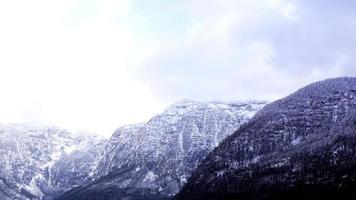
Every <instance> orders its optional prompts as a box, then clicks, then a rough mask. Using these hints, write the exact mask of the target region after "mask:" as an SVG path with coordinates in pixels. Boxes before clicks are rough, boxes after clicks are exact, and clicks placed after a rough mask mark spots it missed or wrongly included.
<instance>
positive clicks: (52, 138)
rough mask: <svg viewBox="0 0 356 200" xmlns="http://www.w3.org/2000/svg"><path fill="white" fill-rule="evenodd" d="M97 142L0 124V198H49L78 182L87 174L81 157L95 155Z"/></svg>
mask: <svg viewBox="0 0 356 200" xmlns="http://www.w3.org/2000/svg"><path fill="white" fill-rule="evenodd" d="M101 143H103V140H102V139H99V138H98V137H96V136H88V135H87V134H85V135H84V134H82V135H81V134H71V133H70V132H68V131H66V130H64V129H61V128H57V127H45V126H29V125H24V124H11V125H1V126H0V154H1V159H0V197H1V199H4V200H7V199H9V200H10V199H42V198H43V199H50V198H52V197H53V196H55V195H56V194H57V193H60V192H64V191H66V190H68V189H70V188H72V187H74V186H76V185H77V184H79V183H82V182H83V181H85V179H86V178H88V177H89V174H90V171H91V169H90V168H91V164H90V163H91V162H88V163H87V162H86V159H85V158H87V157H89V158H88V159H91V158H92V157H95V155H96V154H99V152H98V151H100V147H99V146H100V144H101ZM92 146H96V148H92ZM88 159H87V160H88ZM64 163H65V165H62V164H64ZM65 172H68V173H67V174H65Z"/></svg>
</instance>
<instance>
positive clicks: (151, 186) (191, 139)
mask: <svg viewBox="0 0 356 200" xmlns="http://www.w3.org/2000/svg"><path fill="white" fill-rule="evenodd" d="M265 104H266V103H264V102H236V103H220V102H212V103H201V102H195V101H188V100H183V101H180V102H177V103H175V104H173V105H172V106H170V107H168V108H167V109H166V110H165V111H164V112H163V113H162V114H159V115H156V116H154V117H153V118H152V119H151V120H149V121H148V122H147V123H144V124H135V125H130V126H124V127H121V128H119V129H118V130H117V131H116V132H115V133H114V134H113V136H112V137H111V138H110V140H109V141H108V143H107V145H106V147H105V150H104V152H103V153H102V155H101V157H100V159H99V160H100V161H99V162H98V166H97V168H96V171H95V172H94V174H95V175H94V176H95V177H97V178H96V180H95V181H93V182H91V183H89V184H84V185H82V186H80V187H77V188H75V189H73V190H71V191H69V192H67V193H66V194H64V195H63V196H62V197H61V198H60V199H63V200H64V199H65V200H70V199H76V200H80V199H125V198H128V199H161V198H163V199H164V198H165V197H167V196H171V195H174V194H176V193H177V192H178V191H179V190H180V189H181V187H182V186H183V185H184V184H185V183H186V181H187V179H188V178H189V177H190V174H191V173H192V172H193V171H194V170H195V169H196V167H197V166H198V164H199V163H200V162H201V161H202V159H203V158H204V157H205V156H206V155H207V154H208V153H209V152H210V151H211V150H212V149H214V148H215V147H216V146H217V145H218V144H219V143H220V142H221V141H222V140H223V139H224V138H226V137H227V136H228V135H230V134H232V133H233V132H234V131H236V130H237V128H238V127H239V126H240V125H241V124H243V123H245V122H247V121H248V120H249V119H250V118H251V117H252V116H253V115H254V114H255V113H256V112H257V111H258V110H260V109H261V108H262V107H263V106H264V105H265ZM104 191H110V192H104ZM127 191H131V192H129V193H128V194H127V193H126V192H127ZM138 193H142V194H143V195H144V196H142V195H136V194H138ZM133 194H135V195H136V196H135V195H134V196H133Z"/></svg>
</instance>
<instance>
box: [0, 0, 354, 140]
mask: <svg viewBox="0 0 356 200" xmlns="http://www.w3.org/2000/svg"><path fill="white" fill-rule="evenodd" d="M355 10H356V1H353V0H338V1H336V0H312V1H311V0H300V1H297V0H295V1H284V0H270V1H267V0H249V1H246V0H240V1H239V0H193V1H192V0H169V1H167V0H151V1H146V0H132V1H130V0H60V1H58V0H31V1H29V0H11V1H0V92H1V96H0V122H4V123H9V122H31V123H42V124H54V125H57V126H62V127H66V128H69V129H88V130H91V131H95V132H97V133H100V134H102V135H106V136H108V135H110V134H111V133H112V132H113V131H114V130H115V129H116V128H117V127H118V126H120V125H123V124H127V123H134V122H141V121H146V120H148V119H149V118H150V117H151V116H153V115H154V114H157V113H159V112H161V111H162V110H163V108H164V107H165V106H167V105H169V104H172V103H174V102H175V101H178V100H180V99H192V100H201V101H210V100H221V101H234V100H240V99H267V100H274V99H277V98H280V97H283V96H285V95H287V94H289V93H290V92H293V91H294V90H296V89H298V88H299V87H302V86H304V85H306V84H308V83H310V82H313V81H317V80H321V79H325V78H329V77H337V76H355V75H356V45H355V44H356V12H355Z"/></svg>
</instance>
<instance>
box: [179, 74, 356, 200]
mask: <svg viewBox="0 0 356 200" xmlns="http://www.w3.org/2000/svg"><path fill="white" fill-rule="evenodd" d="M355 182H356V79H355V78H338V79H329V80H326V81H322V82H317V83H314V84H311V85H309V86H307V87H305V88H303V89H301V90H299V91H297V92H296V93H294V94H292V95H290V96H288V97H286V98H284V99H281V100H279V101H276V102H274V103H271V104H269V105H267V106H266V107H265V108H264V109H262V110H261V111H260V112H258V113H257V114H256V115H255V116H254V117H253V118H252V119H251V120H250V121H249V122H248V123H247V124H245V125H243V126H242V127H241V128H240V129H239V130H238V131H237V132H235V133H234V134H233V135H231V136H230V137H228V138H227V139H226V140H224V141H223V142H222V143H221V144H220V145H219V146H218V147H217V148H216V149H215V150H214V151H213V152H212V153H210V154H209V155H208V156H207V157H206V159H205V160H204V161H203V162H202V164H201V165H200V166H199V167H198V169H197V171H196V172H195V173H194V174H193V176H192V177H191V179H190V180H189V181H188V183H187V184H186V185H185V186H184V188H183V190H182V191H181V192H180V193H179V194H178V195H177V196H176V197H175V199H184V200H187V199H188V200H189V199H322V198H327V199H329V198H341V199H354V198H355V197H356V193H355V191H354V188H355V187H356V184H355Z"/></svg>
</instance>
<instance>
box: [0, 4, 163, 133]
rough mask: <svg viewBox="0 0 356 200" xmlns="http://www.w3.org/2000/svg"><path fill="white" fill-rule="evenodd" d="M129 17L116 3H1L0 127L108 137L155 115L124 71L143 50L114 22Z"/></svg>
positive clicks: (154, 105) (142, 89)
mask: <svg viewBox="0 0 356 200" xmlns="http://www.w3.org/2000/svg"><path fill="white" fill-rule="evenodd" d="M130 12H131V5H130V3H129V2H128V1H124V0H105V1H92V0H91V1H90V2H89V1H82V0H75V1H72V0H64V1H47V0H46V1H44V0H34V1H31V2H29V1H25V0H15V1H1V2H0V27H1V31H0V44H1V46H0V91H1V93H2V98H1V99H0V121H1V122H28V121H29V122H33V121H36V120H39V121H40V122H41V123H50V124H54V125H57V126H63V127H66V128H70V129H90V130H93V131H96V132H99V133H101V134H104V135H110V134H111V133H112V132H113V131H114V130H115V129H116V128H117V127H118V126H119V125H123V124H126V123H133V122H141V121H144V120H148V119H149V117H151V116H152V115H153V114H155V113H156V112H158V111H157V110H160V109H161V108H162V104H161V103H160V100H158V99H156V97H154V96H153V95H152V94H151V92H150V90H149V88H148V87H147V86H146V85H144V84H143V83H141V81H140V80H138V79H137V78H136V77H133V76H132V74H131V72H130V70H132V68H134V67H135V65H136V64H137V63H139V62H140V61H141V60H142V59H143V58H144V57H145V54H146V52H148V51H149V48H146V46H145V45H143V44H140V43H139V42H137V41H136V40H135V38H134V34H132V33H131V30H130V28H129V26H128V24H127V23H126V22H125V21H122V22H121V21H120V18H125V17H127V16H128V15H130ZM142 99H144V100H145V102H142ZM147 105H149V106H147ZM39 108H41V109H39Z"/></svg>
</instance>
